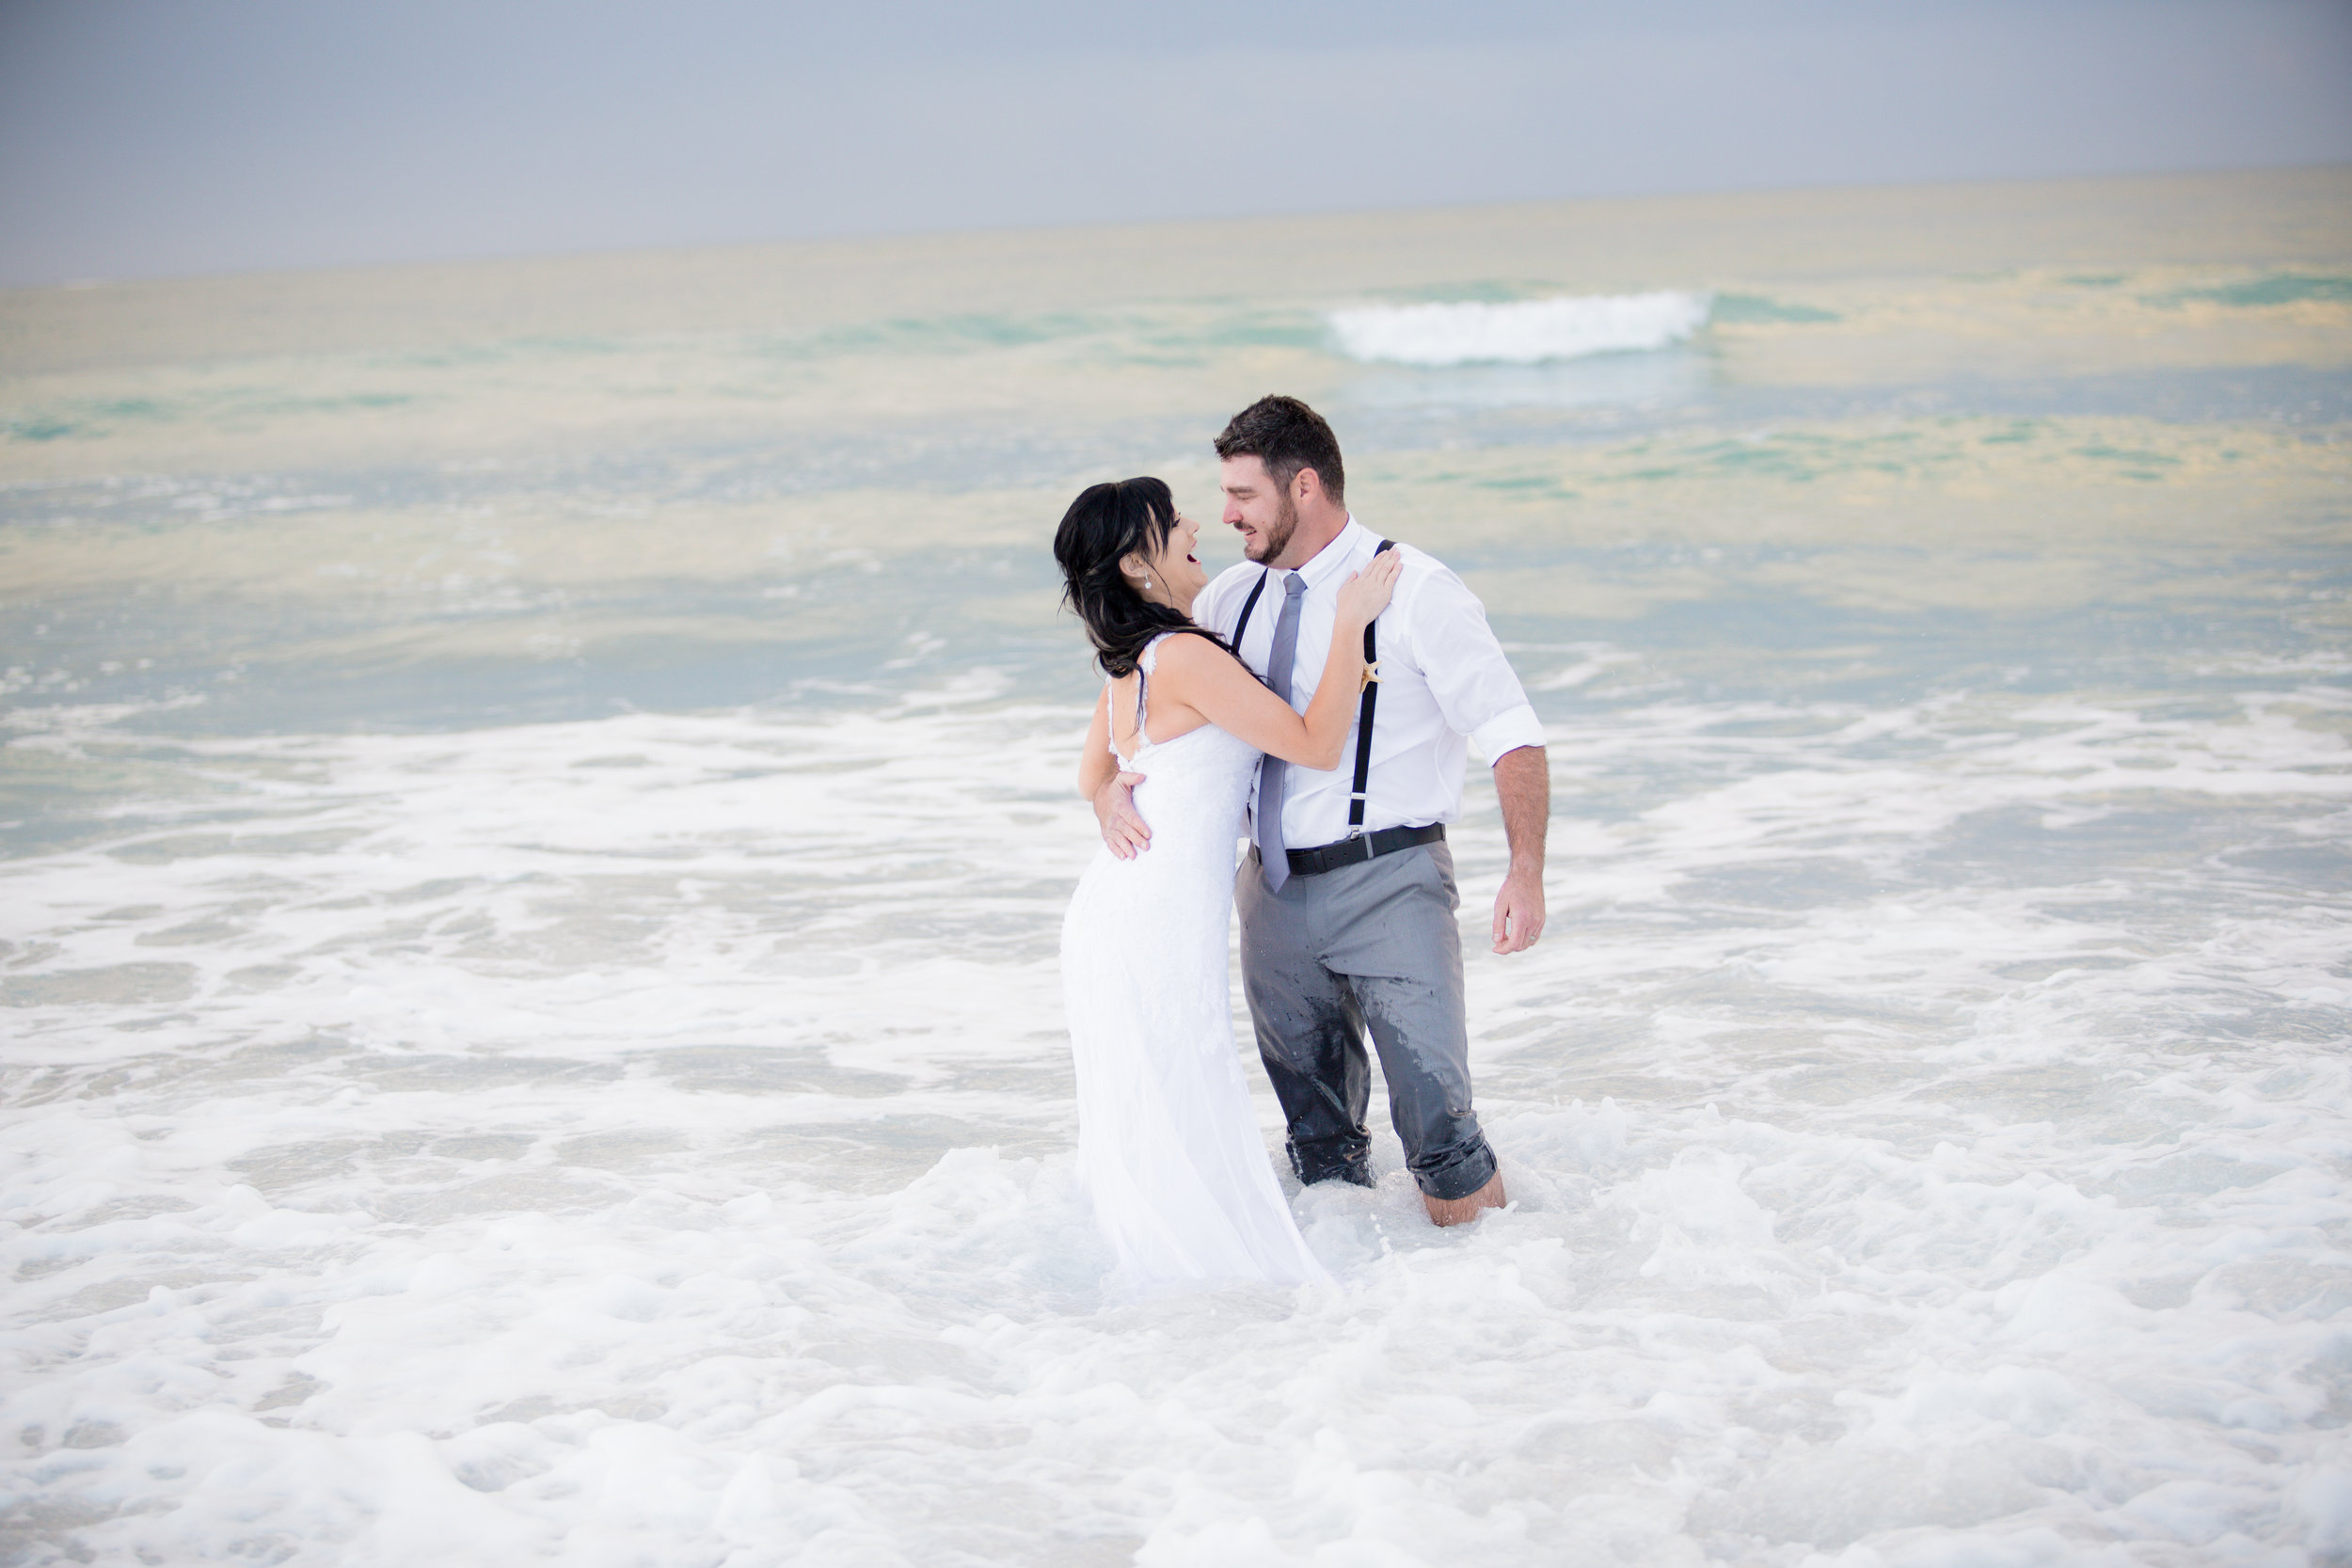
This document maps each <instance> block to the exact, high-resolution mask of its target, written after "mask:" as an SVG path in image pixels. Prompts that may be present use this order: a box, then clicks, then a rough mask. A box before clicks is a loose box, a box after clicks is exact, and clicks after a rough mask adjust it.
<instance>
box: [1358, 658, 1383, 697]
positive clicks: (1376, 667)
mask: <svg viewBox="0 0 2352 1568" xmlns="http://www.w3.org/2000/svg"><path fill="white" fill-rule="evenodd" d="M1379 678H1380V661H1379V660H1378V659H1376V658H1375V659H1374V660H1373V661H1372V662H1371V663H1370V664H1367V665H1365V666H1364V678H1363V679H1362V680H1359V681H1358V682H1357V683H1356V689H1357V690H1359V691H1361V690H1362V689H1364V688H1365V687H1367V686H1370V685H1371V684H1372V683H1373V682H1375V681H1376V680H1378V679H1379Z"/></svg>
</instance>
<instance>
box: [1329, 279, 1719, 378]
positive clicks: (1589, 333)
mask: <svg viewBox="0 0 2352 1568" xmlns="http://www.w3.org/2000/svg"><path fill="white" fill-rule="evenodd" d="M1712 303H1713V301H1712V297H1711V296H1710V295H1708V294H1703V293H1679V292H1676V291H1665V290H1661V291H1660V292H1658V293H1645V294H1569V295H1563V296H1560V297H1558V298H1554V299H1531V300H1521V301H1518V302H1516V303H1512V304H1505V305H1488V304H1483V303H1480V302H1476V301H1469V302H1464V303H1460V304H1434V305H1367V306H1359V307H1357V308H1355V309H1346V310H1334V311H1332V312H1331V331H1332V334H1333V336H1334V337H1335V338H1336V339H1337V340H1338V342H1339V346H1340V351H1341V352H1342V353H1343V354H1345V355H1346V356H1348V357H1349V358H1351V359H1362V360H1367V361H1379V362H1386V363H1390V364H1398V365H1430V366H1438V365H1478V364H1486V365H1536V364H1541V363H1543V362H1544V361H1546V360H1551V359H1581V358H1583V357H1584V356H1588V355H1595V354H1617V353H1625V352H1629V351H1638V350H1644V349H1660V348H1669V347H1672V346H1673V345H1674V344H1676V343H1679V342H1684V341H1688V340H1689V339H1690V337H1691V335H1692V333H1694V332H1696V331H1697V330H1698V329H1699V328H1700V327H1702V326H1705V325H1707V316H1708V309H1710V308H1711V306H1712Z"/></svg>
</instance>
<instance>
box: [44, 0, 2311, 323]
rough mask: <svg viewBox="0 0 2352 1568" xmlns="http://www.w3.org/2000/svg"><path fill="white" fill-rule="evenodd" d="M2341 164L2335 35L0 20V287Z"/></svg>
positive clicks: (1617, 9)
mask: <svg viewBox="0 0 2352 1568" xmlns="http://www.w3.org/2000/svg"><path fill="white" fill-rule="evenodd" d="M2346 162H2352V0H2031V3H2024V0H1974V3H1966V4H1963V3H1960V0H1867V3H1864V0H1777V3H1769V4H1767V3H1749V4H1732V3H1724V0H1652V3H1648V4H1629V3H1625V0H1615V3H1586V0H1554V3H1553V4H1549V5H1536V4H1525V3H1519V0H1497V3H1492V4H1484V5H1481V4H1454V5H1443V6H1440V5H1437V4H1429V3H1423V4H1405V3H1401V0H1306V3H1299V4H1282V3H1280V0H1260V3H1257V4H1249V3H1244V0H1206V3H1198V4H1184V3H1180V0H1168V3H1162V4H1151V3H1143V0H1035V3H1029V4H1012V5H998V6H994V7H988V6H977V5H973V4H970V3H969V0H874V3H869V4H863V5H860V6H856V7H850V6H844V5H839V4H834V5H828V6H822V7H817V6H802V5H798V4H793V3H789V0H768V3H758V0H664V3H662V4H658V5H656V4H622V3H616V0H565V3H553V0H402V3H401V4H397V5H387V4H365V3H361V0H0V284H6V285H21V284H41V283H55V282H64V281H70V280H81V279H88V278H128V277H158V276H176V275H185V274H199V273H213V272H228V271H246V270H252V269H269V268H289V267H315V266H344V265H355V264H373V263H380V262H394V261H432V260H453V259H465V258H472V257H484V256H500V255H514V254H534V253H558V252H567V251H578V250H598V249H615V248H624V247H638V246H654V245H708V244H730V243H739V242H748V241H763V240H781V239H799V238H810V237H819V236H833V235H850V234H875V233H893V232H903V231H909V230H957V229H974V228H1004V227H1022V226H1030V225H1061V224H1085V223H1108V222H1126V221H1135V220H1154V219H1177V218H1192V217H1217V216H1239V215H1249V214H1269V213H1274V214H1279V213H1285V212H1323V211H1335V210H1349V209H1361V208H1380V207H1409V206H1426V205H1435V204H1452V203H1471V202H1487V201H1509V200H1527V199H1546V198H1574V197H1597V196H1625V195H1637V194H1651V193H1670V192H1687V191H1705V190H1735V189H1753V188H1759V187H1785V186H1800V185H1823V184H1852V183H1902V182H1922V181H1947V180H1973V179H2008V178H2037V177H2044V176H2059V175H2077V174H2114V173H2139V172H2161V171H2172V170H2193V169H2213V168H2231V167H2252V166H2278V165H2297V164H2303V165H2307V164H2325V163H2346Z"/></svg>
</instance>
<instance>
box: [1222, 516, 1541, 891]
mask: <svg viewBox="0 0 2352 1568" xmlns="http://www.w3.org/2000/svg"><path fill="white" fill-rule="evenodd" d="M1379 543H1380V536H1379V535H1378V534H1376V533H1375V532H1373V531H1371V530H1370V529H1368V528H1366V527H1364V526H1363V525H1362V524H1361V523H1359V522H1358V521H1356V518H1355V516H1354V515H1353V514H1351V515H1349V517H1348V519H1347V526H1346V527H1345V528H1343V529H1342V530H1341V531H1340V533H1339V537H1337V538H1335V539H1333V540H1332V541H1331V542H1330V543H1329V544H1328V545H1326V546H1324V547H1323V548H1322V550H1321V551H1319V552H1318V553H1317V554H1316V556H1315V558H1314V559H1313V560H1312V561H1310V562H1307V563H1306V564H1305V565H1304V566H1301V567H1299V568H1298V572H1299V575H1300V576H1301V577H1303V578H1306V579H1307V592H1306V594H1305V595H1304V596H1303V597H1302V598H1301V599H1300V600H1299V606H1298V653H1297V657H1296V661H1295V663H1294V665H1293V666H1292V674H1291V705H1292V706H1293V707H1295V708H1296V709H1298V711H1299V712H1301V713H1304V712H1306V711H1307V705H1308V704H1309V703H1310V702H1311V701H1312V700H1313V698H1314V694H1315V684H1316V682H1317V681H1318V680H1320V679H1321V678H1322V675H1323V666H1324V662H1325V660H1326V658H1327V656H1328V655H1329V654H1330V652H1331V624H1332V621H1333V620H1334V619H1335V618H1336V616H1337V615H1338V613H1339V596H1340V584H1342V583H1343V582H1345V581H1346V580H1347V576H1348V574H1349V573H1350V572H1356V571H1360V570H1362V569H1363V568H1364V567H1365V566H1366V565H1368V564H1369V563H1370V562H1371V561H1372V555H1373V551H1374V549H1375V548H1376V547H1377V546H1378V545H1379ZM1396 549H1397V552H1398V553H1399V554H1400V555H1402V556H1403V557H1404V558H1405V570H1404V573H1403V575H1402V576H1400V577H1399V578H1398V579H1397V584H1396V592H1395V594H1393V595H1392V596H1391V599H1390V600H1389V608H1388V609H1386V610H1382V611H1381V612H1380V618H1379V620H1378V621H1376V622H1375V623H1374V635H1375V637H1377V638H1378V640H1379V657H1380V703H1379V707H1378V710H1377V711H1376V712H1375V714H1374V716H1373V721H1372V778H1371V782H1370V784H1368V785H1367V786H1366V789H1367V792H1368V793H1369V795H1370V797H1371V799H1370V800H1368V801H1367V802H1366V803H1365V808H1364V831H1365V832H1373V831H1375V830H1376V829H1380V828H1394V827H1419V826H1422V824H1424V823H1430V822H1451V821H1453V820H1454V818H1455V817H1456V816H1460V815H1461V811H1462V759H1463V756H1464V754H1465V752H1466V751H1467V749H1468V748H1469V747H1472V746H1474V747H1476V748H1477V749H1478V754H1479V755H1480V756H1481V757H1483V758H1485V759H1486V761H1487V762H1489V763H1492V762H1493V761H1494V760H1495V759H1496V758H1497V757H1500V756H1501V755H1502V753H1503V752H1508V751H1513V750H1516V749H1517V748H1518V747H1521V746H1541V745H1542V744H1543V743H1544V727H1543V725H1542V724H1540V723H1538V722H1537V721H1536V719H1535V710H1534V708H1533V707H1530V706H1529V705H1528V702H1527V693H1526V691H1525V690H1524V689H1522V688H1521V687H1520V685H1519V678H1518V675H1517V674H1516V673H1513V671H1512V669H1511V662H1510V660H1509V659H1507V658H1505V657H1503V655H1502V644H1501V643H1499V642H1497V641H1495V634H1494V632H1493V631H1492V630H1490V629H1489V628H1488V627H1487V626H1486V607H1485V606H1484V605H1481V604H1480V603H1479V602H1478V595H1477V594H1472V593H1471V592H1470V588H1469V586H1468V585H1467V584H1466V583H1464V582H1463V581H1462V579H1461V578H1457V577H1455V576H1454V574H1453V573H1452V572H1451V571H1449V570H1447V569H1446V567H1445V566H1444V565H1442V564H1441V563H1440V562H1438V561H1437V560H1435V559H1434V558H1432V557H1431V556H1429V555H1427V554H1425V553H1424V552H1422V551H1421V550H1418V549H1415V548H1414V547H1413V546H1410V545H1399V546H1396ZM1265 572H1266V568H1264V567H1263V566H1260V565H1258V564H1257V563H1256V562H1248V561H1245V562H1242V563H1241V564H1240V565H1238V566H1234V567H1232V568H1230V569H1228V570H1226V571H1225V572H1223V573H1220V574H1219V575H1218V577H1217V578H1216V581H1215V582H1212V583H1210V584H1209V586H1208V587H1206V588H1204V589H1202V590H1201V591H1200V601H1199V602H1198V603H1197V604H1195V605H1194V606H1193V619H1194V620H1195V621H1196V622H1198V623H1199V624H1200V625H1201V626H1207V627H1209V628H1210V629H1211V630H1213V631H1215V632H1216V633H1217V635H1219V636H1220V637H1223V638H1225V639H1226V640H1227V641H1232V635H1233V626H1234V623H1235V622H1237V621H1239V620H1240V619H1241V607H1242V605H1243V604H1244V603H1245V602H1247V601H1248V597H1249V591H1250V590H1251V589H1252V588H1254V587H1256V586H1257V583H1258V579H1259V578H1261V577H1263V576H1264V575H1265ZM1274 576H1275V580H1273V581H1270V582H1268V583H1267V584H1266V591H1265V592H1264V593H1263V594H1260V595H1259V596H1258V608H1257V609H1255V610H1251V611H1250V612H1249V626H1248V629H1247V630H1246V631H1245V632H1244V633H1243V639H1242V643H1241V647H1240V649H1239V652H1240V654H1241V657H1242V661H1243V662H1244V663H1246V664H1248V666H1249V668H1250V669H1251V670H1252V671H1254V672H1256V673H1260V674H1263V673H1264V671H1265V665H1266V657H1267V655H1268V654H1269V653H1271V652H1272V650H1273V645H1274V624H1275V622H1276V621H1277V620H1279V619H1280V617H1281V612H1282V584H1281V581H1280V578H1281V576H1282V574H1280V573H1279V572H1278V573H1276V574H1274ZM1355 776H1356V733H1355V727H1354V726H1353V725H1352V724H1351V725H1350V726H1349V728H1348V736H1347V745H1346V748H1345V750H1344V752H1343V753H1342V755H1341V760H1340V766H1339V767H1338V768H1333V769H1332V770H1330V771H1329V772H1318V771H1316V770H1315V769H1313V768H1299V767H1295V766H1294V767H1293V768H1291V769H1290V771H1289V775H1288V779H1287V782H1286V783H1285V784H1284V786H1283V799H1282V842H1283V843H1285V844H1287V845H1289V846H1290V847H1292V848H1294V849H1305V848H1311V847H1313V846H1315V845H1318V844H1329V843H1331V842H1333V841H1334V840H1336V839H1342V838H1345V837H1346V836H1347V834H1348V826H1347V803H1348V802H1347V794H1348V789H1349V786H1350V785H1351V784H1353V783H1354V780H1355ZM1256 807H1257V802H1256V800H1255V799H1254V798H1253V799H1252V800H1251V802H1250V808H1251V810H1253V811H1254V810H1256Z"/></svg>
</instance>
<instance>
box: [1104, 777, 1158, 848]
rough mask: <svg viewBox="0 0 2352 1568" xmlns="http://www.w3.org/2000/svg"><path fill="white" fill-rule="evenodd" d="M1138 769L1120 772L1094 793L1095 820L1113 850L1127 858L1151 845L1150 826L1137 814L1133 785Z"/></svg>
mask: <svg viewBox="0 0 2352 1568" xmlns="http://www.w3.org/2000/svg"><path fill="white" fill-rule="evenodd" d="M1143 780H1144V775H1143V774H1141V773H1120V774H1119V775H1117V776H1116V777H1114V778H1112V779H1111V780H1110V781H1109V782H1108V783H1106V784H1104V785H1103V787H1102V788H1101V789H1099V790H1097V791H1095V794H1094V820H1095V823H1096V825H1097V826H1099V827H1100V828H1101V829H1102V830H1103V842H1104V844H1105V845H1108V846H1109V847H1110V851H1111V853H1112V854H1114V855H1117V856H1118V857H1119V858H1120V860H1122V861H1130V860H1133V859H1135V858H1136V856H1137V855H1140V854H1142V853H1143V852H1144V851H1145V850H1146V849H1149V848H1151V847H1152V830H1151V828H1150V826H1149V825H1147V824H1146V823H1145V822H1144V820H1143V818H1142V817H1141V816H1137V815H1136V785H1137V784H1141V783H1142V782H1143Z"/></svg>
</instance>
